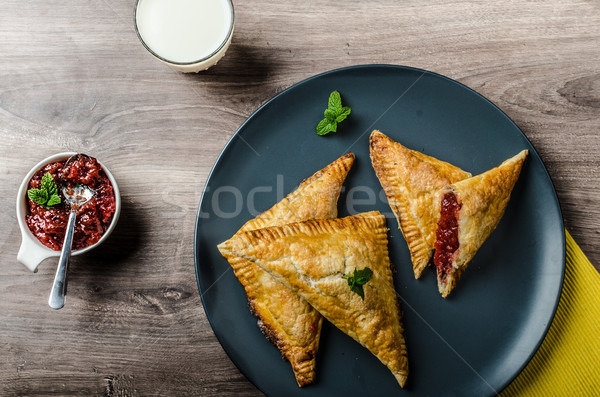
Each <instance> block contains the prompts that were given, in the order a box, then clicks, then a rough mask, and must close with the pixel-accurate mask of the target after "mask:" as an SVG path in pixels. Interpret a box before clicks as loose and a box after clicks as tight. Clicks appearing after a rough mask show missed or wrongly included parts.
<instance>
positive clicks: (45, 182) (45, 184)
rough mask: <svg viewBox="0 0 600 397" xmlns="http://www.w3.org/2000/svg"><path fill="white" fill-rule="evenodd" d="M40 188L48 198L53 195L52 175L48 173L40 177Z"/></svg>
mask: <svg viewBox="0 0 600 397" xmlns="http://www.w3.org/2000/svg"><path fill="white" fill-rule="evenodd" d="M40 188H41V189H42V190H45V191H46V192H47V193H48V197H50V196H51V195H52V194H53V193H52V190H56V183H54V178H52V175H51V174H50V173H49V172H46V173H45V174H44V176H43V177H42V184H41V186H40ZM54 193H55V192H54Z"/></svg>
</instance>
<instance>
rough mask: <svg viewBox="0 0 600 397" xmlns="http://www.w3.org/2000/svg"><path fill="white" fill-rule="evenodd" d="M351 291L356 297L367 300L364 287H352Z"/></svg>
mask: <svg viewBox="0 0 600 397" xmlns="http://www.w3.org/2000/svg"><path fill="white" fill-rule="evenodd" d="M350 290H351V291H352V292H354V293H355V294H356V295H358V296H360V297H361V298H362V300H365V291H364V290H363V286H362V285H358V284H357V285H354V286H352V287H350Z"/></svg>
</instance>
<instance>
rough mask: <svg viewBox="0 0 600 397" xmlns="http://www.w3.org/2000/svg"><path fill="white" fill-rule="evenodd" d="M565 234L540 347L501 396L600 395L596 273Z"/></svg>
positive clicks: (598, 277) (599, 314)
mask: <svg viewBox="0 0 600 397" xmlns="http://www.w3.org/2000/svg"><path fill="white" fill-rule="evenodd" d="M566 236H567V263H566V270H565V282H564V285H563V290H562V295H561V297H560V302H559V304H558V310H557V311H556V316H555V317H554V320H553V321H552V325H551V326H550V330H549V331H548V334H547V335H546V338H545V339H544V342H542V345H541V346H540V348H539V350H538V351H537V353H536V354H535V356H533V358H532V359H531V361H530V362H529V364H528V365H527V366H526V367H525V369H524V370H523V372H521V373H520V374H519V376H518V377H517V378H516V379H515V380H514V381H513V382H512V383H511V384H510V385H508V387H507V388H506V389H505V390H504V391H503V392H502V393H501V395H502V396H505V397H510V396H544V397H546V396H587V395H600V274H599V273H598V271H597V270H596V269H595V268H594V267H593V266H592V264H591V263H590V261H589V260H588V259H587V258H586V256H585V255H584V254H583V252H582V251H581V249H580V248H579V246H578V245H577V244H576V243H575V241H574V240H573V238H572V237H571V235H570V234H569V232H566Z"/></svg>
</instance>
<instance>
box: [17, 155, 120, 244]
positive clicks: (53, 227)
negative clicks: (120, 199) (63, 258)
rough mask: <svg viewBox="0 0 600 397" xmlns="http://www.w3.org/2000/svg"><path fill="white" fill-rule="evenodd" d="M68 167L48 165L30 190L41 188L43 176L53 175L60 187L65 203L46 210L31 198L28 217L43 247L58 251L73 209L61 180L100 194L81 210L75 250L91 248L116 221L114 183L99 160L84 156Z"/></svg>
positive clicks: (60, 162) (77, 223)
mask: <svg viewBox="0 0 600 397" xmlns="http://www.w3.org/2000/svg"><path fill="white" fill-rule="evenodd" d="M64 165H65V161H57V162H55V163H51V164H47V165H46V166H44V167H43V168H42V169H40V170H39V171H38V172H36V173H35V174H34V175H33V177H32V178H31V180H30V181H29V189H39V188H40V185H41V180H42V177H43V176H44V174H46V172H49V173H50V174H51V175H52V177H53V178H54V181H55V182H56V184H57V185H58V195H59V196H60V198H61V203H60V204H56V205H53V206H52V207H50V208H49V209H46V208H44V207H43V206H41V205H39V204H37V203H34V202H33V201H31V200H30V199H29V198H28V199H27V203H28V213H27V215H26V217H25V218H26V221H27V226H29V230H31V232H32V233H33V234H34V235H35V236H36V237H37V238H38V240H40V242H41V243H42V244H44V245H45V246H47V247H49V248H52V249H53V250H55V251H60V250H61V249H62V244H63V240H64V238H65V229H66V227H67V221H68V219H69V208H68V206H67V205H66V204H65V199H64V197H63V195H62V192H61V188H60V184H61V181H69V182H73V183H83V184H86V185H88V186H89V187H91V188H92V189H94V190H95V191H96V193H95V194H94V197H92V199H91V200H90V201H88V202H87V203H85V204H84V205H82V206H81V207H80V208H79V209H78V210H77V220H76V223H75V234H74V235H73V250H79V249H82V248H85V247H88V246H90V245H92V244H94V243H96V242H97V241H98V240H100V237H102V235H103V234H104V233H105V232H106V230H107V229H108V227H109V225H110V223H111V221H112V219H113V216H114V214H115V206H116V203H115V193H114V190H113V187H112V185H111V183H110V180H109V179H108V177H107V176H106V173H105V172H104V170H103V169H102V167H101V166H100V164H99V163H98V161H97V160H96V159H95V158H92V157H88V158H85V157H80V158H79V159H77V160H75V161H72V162H71V163H70V164H69V167H68V168H64Z"/></svg>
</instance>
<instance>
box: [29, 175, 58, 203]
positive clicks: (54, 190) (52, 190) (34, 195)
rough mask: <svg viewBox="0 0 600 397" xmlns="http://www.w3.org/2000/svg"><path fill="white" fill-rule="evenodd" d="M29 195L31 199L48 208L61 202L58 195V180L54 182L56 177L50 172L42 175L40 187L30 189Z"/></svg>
mask: <svg viewBox="0 0 600 397" xmlns="http://www.w3.org/2000/svg"><path fill="white" fill-rule="evenodd" d="M27 196H28V197H29V198H30V199H31V201H33V202H34V203H37V204H39V205H41V206H42V207H44V208H46V209H48V208H50V207H52V206H53V205H56V204H59V203H60V202H61V200H60V196H59V195H58V186H56V182H54V178H52V175H51V174H50V173H49V172H46V173H45V174H44V176H43V177H42V183H41V184H40V189H29V190H28V191H27Z"/></svg>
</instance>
